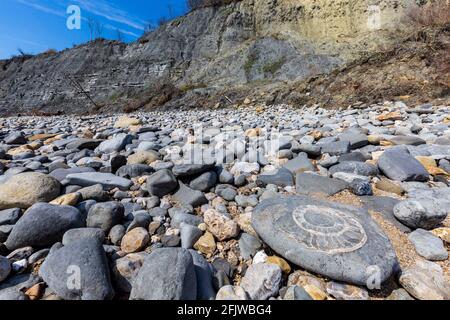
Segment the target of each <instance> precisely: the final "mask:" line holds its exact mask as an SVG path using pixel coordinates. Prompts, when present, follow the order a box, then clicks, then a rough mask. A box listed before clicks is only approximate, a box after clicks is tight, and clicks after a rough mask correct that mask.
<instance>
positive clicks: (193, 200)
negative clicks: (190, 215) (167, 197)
mask: <svg viewBox="0 0 450 320" xmlns="http://www.w3.org/2000/svg"><path fill="white" fill-rule="evenodd" d="M179 185H180V188H179V189H178V191H177V192H176V193H175V194H174V195H173V198H174V200H175V201H177V202H179V203H180V204H181V205H191V206H193V207H194V208H195V207H199V206H201V205H204V204H207V203H208V200H207V199H206V198H205V195H204V194H203V192H201V191H198V190H192V189H191V188H189V187H187V186H186V185H185V184H184V183H181V182H180V183H179Z"/></svg>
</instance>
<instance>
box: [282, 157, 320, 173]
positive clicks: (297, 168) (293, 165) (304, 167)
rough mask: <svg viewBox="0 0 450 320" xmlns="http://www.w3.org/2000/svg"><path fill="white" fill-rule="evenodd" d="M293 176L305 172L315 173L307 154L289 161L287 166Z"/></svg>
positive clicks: (285, 166)
mask: <svg viewBox="0 0 450 320" xmlns="http://www.w3.org/2000/svg"><path fill="white" fill-rule="evenodd" d="M284 168H285V169H288V170H289V171H290V172H291V173H292V174H294V175H295V174H297V173H300V172H305V171H315V170H316V169H315V168H314V165H313V164H312V162H311V160H309V159H308V156H307V155H306V154H305V153H301V154H299V155H298V156H297V157H296V158H294V159H292V160H289V161H288V162H287V163H286V164H285V165H284Z"/></svg>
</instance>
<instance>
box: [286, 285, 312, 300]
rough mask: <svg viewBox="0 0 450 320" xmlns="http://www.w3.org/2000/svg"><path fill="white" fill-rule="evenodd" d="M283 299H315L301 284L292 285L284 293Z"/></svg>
mask: <svg viewBox="0 0 450 320" xmlns="http://www.w3.org/2000/svg"><path fill="white" fill-rule="evenodd" d="M283 300H303V301H304V300H313V298H311V296H310V295H309V294H308V292H306V291H305V289H303V288H302V287H299V286H290V287H289V288H288V289H287V290H286V293H285V294H284V297H283Z"/></svg>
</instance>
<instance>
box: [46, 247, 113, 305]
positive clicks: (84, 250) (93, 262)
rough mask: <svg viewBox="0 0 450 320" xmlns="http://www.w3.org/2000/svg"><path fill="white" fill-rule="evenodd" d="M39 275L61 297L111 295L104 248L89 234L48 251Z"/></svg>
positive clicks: (75, 298)
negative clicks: (85, 237)
mask: <svg viewBox="0 0 450 320" xmlns="http://www.w3.org/2000/svg"><path fill="white" fill-rule="evenodd" d="M39 275H40V276H41V277H42V279H44V281H45V282H46V283H47V285H48V286H49V287H50V289H52V290H53V291H54V292H55V293H56V294H57V295H58V296H59V297H61V298H63V299H64V300H109V299H112V298H113V296H114V291H113V288H112V286H111V282H110V275H109V267H108V261H107V258H106V256H105V251H104V250H103V246H102V244H101V243H100V242H98V241H97V240H95V239H92V238H91V239H82V240H78V241H74V242H71V243H70V244H68V245H67V246H64V247H62V248H61V249H58V250H56V251H54V252H52V253H51V254H50V255H49V256H48V257H47V258H46V259H45V261H44V263H43V264H42V266H41V268H40V270H39Z"/></svg>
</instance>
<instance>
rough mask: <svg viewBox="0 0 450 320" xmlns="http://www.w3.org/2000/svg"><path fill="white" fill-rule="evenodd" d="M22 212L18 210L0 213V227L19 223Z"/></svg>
mask: <svg viewBox="0 0 450 320" xmlns="http://www.w3.org/2000/svg"><path fill="white" fill-rule="evenodd" d="M21 214H22V210H20V209H19V208H13V209H7V210H2V211H0V226H3V225H12V224H15V223H16V222H17V221H19V218H20V215H21Z"/></svg>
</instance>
